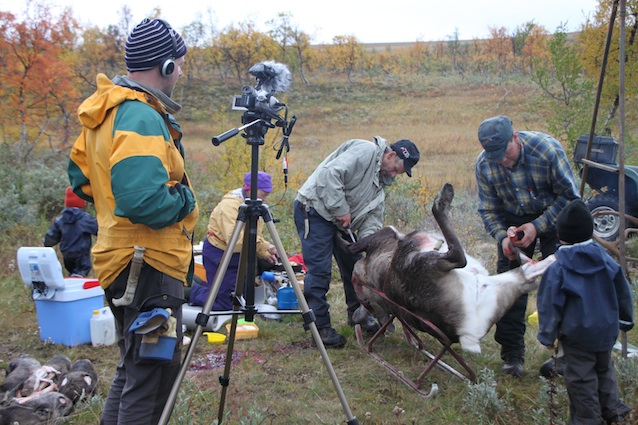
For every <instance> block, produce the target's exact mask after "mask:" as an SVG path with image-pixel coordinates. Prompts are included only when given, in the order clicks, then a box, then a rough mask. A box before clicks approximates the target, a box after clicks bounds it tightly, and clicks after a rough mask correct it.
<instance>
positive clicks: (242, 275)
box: [217, 220, 257, 424]
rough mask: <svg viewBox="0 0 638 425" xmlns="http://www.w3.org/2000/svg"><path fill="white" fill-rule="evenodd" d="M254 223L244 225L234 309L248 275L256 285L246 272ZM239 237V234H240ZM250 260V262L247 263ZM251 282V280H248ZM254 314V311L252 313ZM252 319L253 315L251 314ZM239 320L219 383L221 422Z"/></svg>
mask: <svg viewBox="0 0 638 425" xmlns="http://www.w3.org/2000/svg"><path fill="white" fill-rule="evenodd" d="M254 221H255V222H254V223H253V220H249V221H248V226H246V227H244V242H243V244H242V251H241V254H240V258H239V272H238V273H237V281H236V282H235V298H234V303H233V311H238V310H239V309H240V308H241V307H242V306H241V305H240V303H239V299H240V297H241V296H242V295H243V293H244V286H245V283H246V276H247V275H248V276H253V283H252V284H253V285H254V274H253V273H248V274H247V273H246V269H247V267H250V266H251V264H252V265H253V266H254V261H253V263H251V260H250V259H248V260H247V258H248V252H249V251H250V250H251V249H252V250H254V247H251V245H250V238H251V237H252V236H251V233H252V230H251V229H253V227H255V228H256V226H257V223H256V220H254ZM238 237H239V236H238ZM229 250H230V247H229V248H228V249H227V252H228V251H229ZM231 251H232V250H231ZM246 261H248V263H249V264H246ZM247 283H248V284H250V283H251V282H247ZM248 298H249V303H250V305H249V306H248V308H249V309H250V308H254V307H253V306H252V298H251V297H250V295H249V296H248ZM251 314H252V313H251ZM251 319H252V316H251ZM237 321H238V315H237V314H233V317H232V320H231V322H230V331H229V332H228V338H227V341H228V346H227V347H226V360H225V362H224V372H223V374H222V376H220V377H219V383H220V384H221V386H222V391H221V395H220V398H219V409H218V411H217V423H219V424H221V423H222V422H223V419H224V406H225V405H226V392H227V391H228V386H229V385H230V367H231V363H232V360H233V351H234V350H235V337H236V334H237Z"/></svg>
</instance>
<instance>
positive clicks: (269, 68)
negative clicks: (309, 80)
mask: <svg viewBox="0 0 638 425" xmlns="http://www.w3.org/2000/svg"><path fill="white" fill-rule="evenodd" d="M248 73H249V74H251V75H253V76H254V77H255V79H256V80H257V85H256V86H255V87H251V86H244V87H243V88H242V94H241V95H239V96H235V97H234V99H233V104H232V109H233V110H239V111H245V112H244V114H243V115H242V124H244V125H243V126H242V127H240V128H234V129H232V130H229V131H227V132H225V133H222V134H220V135H219V136H217V137H213V139H212V142H213V145H215V146H218V145H219V144H221V143H222V142H224V141H225V140H227V139H229V138H231V137H233V136H235V135H237V134H238V133H239V131H241V130H244V129H246V134H245V135H244V137H246V138H249V139H250V138H254V137H257V138H263V136H264V135H265V134H266V132H267V131H268V129H269V128H274V127H275V126H277V127H282V128H283V133H284V137H285V138H286V140H287V137H288V136H289V135H290V132H291V131H292V126H293V125H294V123H295V121H296V119H297V118H296V117H295V116H293V117H292V119H291V121H290V123H289V122H288V108H287V106H286V104H285V103H282V102H280V101H279V100H277V98H276V97H275V96H274V94H275V93H276V92H286V91H287V90H288V89H289V88H290V84H291V82H292V75H291V74H290V71H289V70H288V67H287V66H286V65H284V64H281V63H277V62H275V61H265V62H260V63H258V64H255V65H253V66H252V67H251V68H250V69H249V70H248ZM282 110H285V114H284V115H283V116H282V115H281V111H282ZM272 120H275V122H274V123H272Z"/></svg>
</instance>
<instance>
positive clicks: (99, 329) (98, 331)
mask: <svg viewBox="0 0 638 425" xmlns="http://www.w3.org/2000/svg"><path fill="white" fill-rule="evenodd" d="M114 343H115V318H114V317H113V313H112V312H111V309H110V307H104V308H101V309H99V310H93V316H91V344H93V346H94V347H95V346H98V345H111V344H114Z"/></svg>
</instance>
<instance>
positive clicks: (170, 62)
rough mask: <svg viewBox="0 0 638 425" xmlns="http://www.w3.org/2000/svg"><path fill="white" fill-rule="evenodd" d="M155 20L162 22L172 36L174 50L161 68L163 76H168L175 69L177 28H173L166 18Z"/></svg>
mask: <svg viewBox="0 0 638 425" xmlns="http://www.w3.org/2000/svg"><path fill="white" fill-rule="evenodd" d="M155 20H156V21H158V22H159V23H161V24H162V25H163V26H164V28H166V30H167V31H168V33H169V34H170V36H171V43H172V45H173V51H172V53H171V56H170V57H169V58H168V59H166V60H164V62H163V63H162V67H161V68H160V74H162V77H168V76H169V75H171V74H172V73H173V72H174V71H175V59H176V56H177V40H176V39H175V30H173V28H172V27H171V26H170V25H169V24H168V22H166V21H165V20H163V19H155Z"/></svg>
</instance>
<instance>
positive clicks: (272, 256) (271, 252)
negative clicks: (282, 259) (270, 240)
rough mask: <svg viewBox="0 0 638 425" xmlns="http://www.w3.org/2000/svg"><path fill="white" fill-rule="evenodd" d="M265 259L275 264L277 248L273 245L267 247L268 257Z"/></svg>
mask: <svg viewBox="0 0 638 425" xmlns="http://www.w3.org/2000/svg"><path fill="white" fill-rule="evenodd" d="M266 259H267V260H268V261H269V262H271V263H273V264H274V263H276V262H277V260H278V258H277V247H276V246H275V245H269V246H268V257H266Z"/></svg>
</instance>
